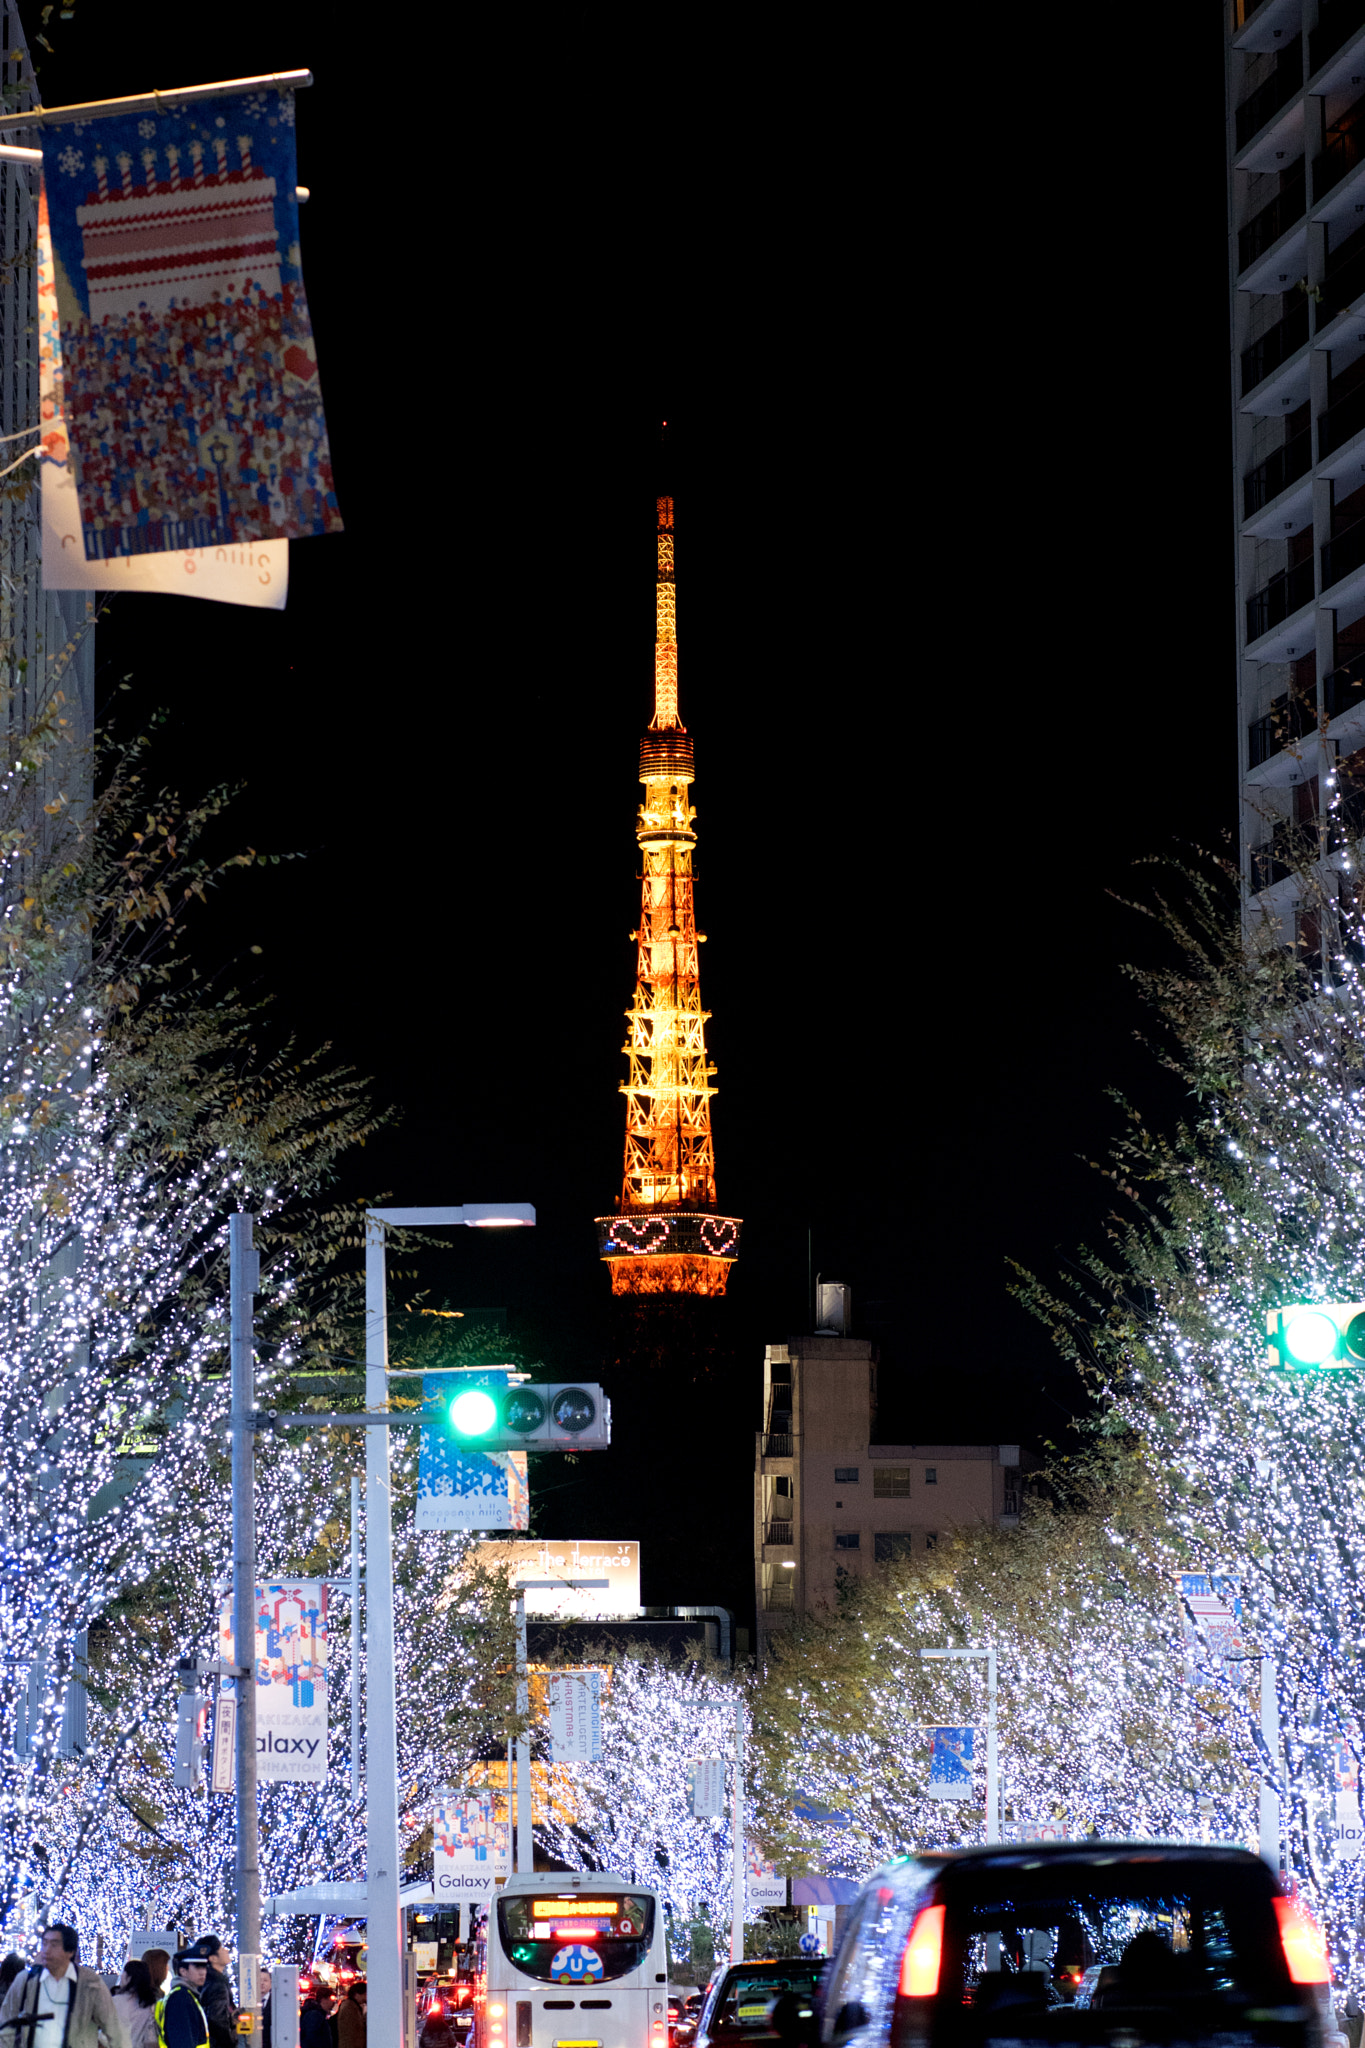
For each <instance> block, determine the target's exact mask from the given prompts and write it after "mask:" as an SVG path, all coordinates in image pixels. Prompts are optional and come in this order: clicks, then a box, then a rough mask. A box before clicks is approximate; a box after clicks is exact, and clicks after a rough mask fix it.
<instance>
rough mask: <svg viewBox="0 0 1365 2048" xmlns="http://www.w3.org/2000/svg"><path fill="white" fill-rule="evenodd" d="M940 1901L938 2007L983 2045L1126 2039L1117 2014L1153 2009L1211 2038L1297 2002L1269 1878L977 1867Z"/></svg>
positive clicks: (1186, 1871) (1163, 1866) (1236, 1872)
mask: <svg viewBox="0 0 1365 2048" xmlns="http://www.w3.org/2000/svg"><path fill="white" fill-rule="evenodd" d="M940 1895H941V1896H942V1898H943V1899H944V1901H945V1903H946V1905H947V1916H946V1919H945V1923H944V1942H943V1958H942V1966H941V1971H940V1977H939V1998H940V2001H941V2002H947V2003H948V2004H950V2005H951V2006H955V2007H956V2008H957V2010H959V2011H965V2012H970V2013H971V2014H972V2015H973V2018H974V2019H975V2020H976V2021H977V2023H978V2024H977V2025H976V2026H974V2027H973V2028H972V2029H971V2031H972V2032H974V2033H977V2034H978V2035H980V2036H982V2037H984V2038H995V2037H997V2036H1001V2037H1003V2035H1004V2034H1008V2035H1009V2036H1010V2037H1011V2038H1012V2039H1017V2038H1024V2037H1027V2038H1030V2039H1040V2040H1047V2039H1066V2038H1068V2037H1069V2036H1072V2035H1075V2034H1078V2033H1079V2034H1085V2033H1089V2032H1091V2031H1093V2028H1094V2026H1095V2025H1096V2024H1098V2025H1100V2026H1101V2027H1110V2026H1117V2027H1118V2028H1119V2029H1120V2031H1122V2028H1123V2022H1122V2019H1121V2017H1116V2015H1122V2014H1124V2013H1128V2014H1130V2015H1134V2014H1140V2013H1141V2012H1143V2011H1144V2010H1145V2011H1147V2012H1148V2013H1150V2011H1151V2010H1152V2008H1154V2007H1157V2008H1161V2009H1162V2010H1164V2011H1166V2012H1168V2013H1173V2014H1176V2015H1179V2016H1183V2018H1184V2019H1185V2020H1186V2021H1188V2023H1189V2024H1190V2025H1191V2026H1193V2027H1194V2028H1195V2029H1196V2031H1198V2032H1204V2031H1207V2030H1208V2029H1209V2028H1213V2029H1214V2030H1218V2029H1220V2028H1225V2027H1230V2026H1235V2024H1236V2022H1237V2019H1238V2017H1239V2016H1240V2018H1241V2019H1242V2020H1247V2021H1249V2020H1253V2019H1260V2020H1269V2019H1271V2018H1273V2017H1277V2015H1275V2014H1272V2013H1271V2012H1270V2011H1269V2010H1268V2008H1272V2007H1277V2006H1284V2005H1285V2004H1286V2003H1290V2004H1292V2002H1293V1993H1292V1990H1291V1987H1290V1985H1289V1981H1288V1976H1287V1972H1286V1970H1285V1968H1284V1963H1283V1958H1282V1954H1281V1951H1280V1945H1279V1940H1278V1935H1277V1931H1276V1925H1275V1920H1274V1913H1273V1908H1272V1905H1271V1893H1270V1883H1269V1877H1268V1875H1266V1876H1265V1877H1262V1874H1261V1873H1260V1872H1259V1871H1256V1870H1253V1869H1249V1868H1247V1867H1245V1866H1243V1867H1240V1868H1239V1867H1237V1866H1235V1865H1230V1866H1222V1867H1219V1866H1218V1865H1216V1864H1205V1865H1204V1866H1203V1867H1197V1866H1192V1865H1189V1864H1186V1865H1183V1866H1181V1865H1178V1864H1176V1863H1175V1861H1174V1860H1173V1859H1159V1858H1155V1857H1153V1858H1150V1859H1145V1860H1144V1859H1132V1860H1127V1859H1119V1858H1115V1859H1114V1860H1113V1863H1112V1864H1111V1865H1110V1866H1109V1867H1107V1868H1106V1867H1104V1866H1103V1865H1100V1866H1099V1867H1093V1866H1092V1867H1086V1865H1085V1864H1084V1863H1083V1862H1078V1863H1076V1864H1072V1865H1071V1866H1070V1867H1069V1868H1068V1866H1067V1865H1066V1864H1065V1863H1063V1864H1061V1865H1058V1864H1057V1863H1053V1862H1050V1861H1047V1860H1044V1861H1041V1862H1040V1864H1039V1865H1038V1866H1037V1867H1035V1868H1034V1869H1033V1870H1029V1869H1028V1868H1027V1867H1016V1868H1014V1869H1011V1868H1009V1867H1008V1866H1007V1865H1001V1866H997V1867H996V1868H994V1869H992V1868H990V1867H989V1866H977V1867H976V1868H975V1869H971V1870H968V1869H963V1870H961V1871H958V1872H952V1873H949V1874H946V1876H945V1882H944V1883H943V1886H942V1890H941V1894H940ZM997 2014H998V2015H999V2023H998V2024H997V2023H996V2021H995V2015H997ZM1091 2014H1093V2015H1094V2020H1093V2021H1092V2020H1091V2019H1090V2015H1091ZM1026 2015H1027V2017H1026ZM1287 2016H1288V2015H1286V2017H1287ZM983 2020H984V2021H987V2022H988V2024H987V2025H986V2026H985V2027H984V2029H983V2028H982V2027H981V2025H980V2022H981V2021H983ZM1077 2022H1080V2024H1079V2025H1078V2024H1076V2023H1077ZM1139 2032H1141V2028H1139Z"/></svg>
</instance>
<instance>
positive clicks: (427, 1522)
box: [416, 1368, 531, 1529]
mask: <svg viewBox="0 0 1365 2048" xmlns="http://www.w3.org/2000/svg"><path fill="white" fill-rule="evenodd" d="M460 1377H461V1382H462V1384H464V1385H465V1386H470V1387H494V1388H499V1389H501V1388H503V1387H506V1385H507V1384H508V1379H507V1374H506V1373H505V1372H499V1371H497V1369H496V1368H493V1369H490V1370H489V1371H488V1372H479V1373H474V1372H468V1371H466V1372H463V1373H462V1374H461V1376H460ZM449 1399H450V1385H449V1382H448V1381H447V1380H446V1379H444V1378H443V1377H442V1376H441V1375H439V1374H429V1375H428V1376H427V1377H426V1378H425V1379H423V1381H422V1408H423V1413H424V1414H429V1415H432V1416H439V1417H440V1418H441V1419H440V1420H439V1421H434V1422H424V1423H423V1424H422V1428H421V1432H420V1434H421V1444H420V1447H419V1449H418V1454H417V1515H416V1522H417V1527H418V1528H419V1529H525V1528H526V1527H527V1526H528V1525H529V1523H530V1519H531V1496H530V1491H529V1488H528V1486H527V1479H526V1453H525V1451H467V1450H460V1449H459V1448H457V1446H456V1445H455V1443H454V1442H453V1441H452V1438H451V1435H450V1430H449V1428H448V1426H447V1424H446V1420H445V1416H446V1412H447V1411H446V1403H447V1402H448V1401H449Z"/></svg>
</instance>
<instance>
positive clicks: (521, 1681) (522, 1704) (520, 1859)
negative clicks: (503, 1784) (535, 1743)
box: [516, 1587, 536, 1877]
mask: <svg viewBox="0 0 1365 2048" xmlns="http://www.w3.org/2000/svg"><path fill="white" fill-rule="evenodd" d="M516 1601H517V1606H516V1615H517V1712H518V1713H519V1714H520V1715H522V1716H523V1717H524V1716H525V1715H526V1714H528V1713H529V1712H530V1708H531V1687H530V1681H529V1680H528V1678H527V1675H526V1595H525V1593H524V1592H523V1591H522V1590H521V1588H520V1587H518V1588H517V1595H516ZM535 1867H536V1843H535V1834H534V1831H533V1821H532V1813H531V1738H530V1735H529V1734H522V1735H519V1736H518V1737H517V1875H518V1877H520V1876H521V1873H522V1872H523V1871H527V1872H534V1870H535Z"/></svg>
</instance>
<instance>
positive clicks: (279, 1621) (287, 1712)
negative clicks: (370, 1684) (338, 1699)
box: [218, 1579, 327, 1785]
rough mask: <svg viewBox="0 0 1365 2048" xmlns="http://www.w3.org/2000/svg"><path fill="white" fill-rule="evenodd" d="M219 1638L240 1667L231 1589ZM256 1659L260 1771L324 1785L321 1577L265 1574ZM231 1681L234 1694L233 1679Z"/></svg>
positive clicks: (259, 1593) (228, 1658) (226, 1657)
mask: <svg viewBox="0 0 1365 2048" xmlns="http://www.w3.org/2000/svg"><path fill="white" fill-rule="evenodd" d="M218 1642H219V1652H220V1655H221V1656H222V1660H223V1662H224V1663H225V1664H235V1663H236V1661H237V1660H236V1657H235V1656H234V1655H233V1622H232V1595H231V1593H230V1592H229V1593H228V1595H227V1596H226V1598H225V1599H224V1601H223V1605H222V1609H221V1612H220V1617H219V1625H218ZM253 1661H254V1663H255V1667H256V1774H257V1776H258V1777H260V1778H262V1779H265V1778H277V1779H283V1780H284V1781H285V1782H286V1783H292V1784H314V1785H316V1784H319V1783H321V1781H322V1780H323V1779H324V1778H325V1777H326V1776H327V1588H326V1586H325V1585H324V1583H323V1582H322V1580H321V1579H290V1580H288V1581H285V1580H280V1579H268V1580H266V1581H265V1583H264V1584H262V1585H258V1586H257V1588H256V1645H255V1653H254V1659H253ZM228 1685H229V1686H230V1687H231V1690H232V1691H233V1692H235V1691H236V1685H235V1683H234V1682H233V1681H231V1680H229V1681H228ZM227 1689H228V1688H227V1687H225V1688H224V1690H227Z"/></svg>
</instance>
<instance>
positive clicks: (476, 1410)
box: [450, 1387, 498, 1437]
mask: <svg viewBox="0 0 1365 2048" xmlns="http://www.w3.org/2000/svg"><path fill="white" fill-rule="evenodd" d="M497 1421H498V1404H497V1402H496V1401H495V1400H494V1399H493V1396H492V1395H491V1394H488V1393H485V1392H484V1390H483V1388H482V1387H470V1388H468V1389H467V1390H466V1391H465V1392H464V1393H463V1394H457V1395H456V1396H455V1398H454V1400H453V1401H452V1402H451V1404H450V1427H451V1429H452V1431H453V1432H454V1434H455V1435H456V1436H463V1437H473V1436H488V1435H489V1434H490V1433H491V1432H492V1431H493V1430H494V1429H495V1428H496V1427H497Z"/></svg>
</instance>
